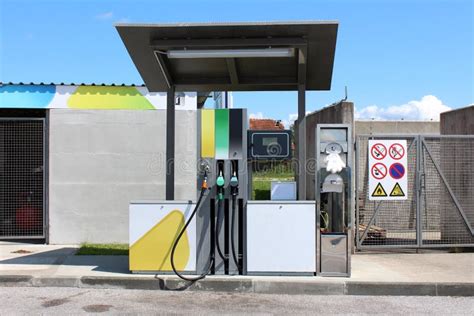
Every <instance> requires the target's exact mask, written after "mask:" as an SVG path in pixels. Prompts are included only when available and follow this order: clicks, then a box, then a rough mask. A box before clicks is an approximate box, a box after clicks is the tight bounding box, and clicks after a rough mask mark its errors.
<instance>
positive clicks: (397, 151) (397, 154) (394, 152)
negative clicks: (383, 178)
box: [388, 143, 405, 160]
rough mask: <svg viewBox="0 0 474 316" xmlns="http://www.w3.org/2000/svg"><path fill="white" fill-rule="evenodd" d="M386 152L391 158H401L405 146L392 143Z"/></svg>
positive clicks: (403, 154)
mask: <svg viewBox="0 0 474 316" xmlns="http://www.w3.org/2000/svg"><path fill="white" fill-rule="evenodd" d="M388 153H389V155H390V157H392V159H395V160H400V159H402V158H403V156H405V147H403V146H402V145H401V144H399V143H395V144H392V145H391V146H390V149H389V150H388Z"/></svg>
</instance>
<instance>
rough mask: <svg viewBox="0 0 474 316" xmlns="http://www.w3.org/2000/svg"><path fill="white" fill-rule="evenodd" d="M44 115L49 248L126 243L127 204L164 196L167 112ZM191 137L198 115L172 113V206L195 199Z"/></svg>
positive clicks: (56, 111) (193, 142) (193, 139)
mask: <svg viewBox="0 0 474 316" xmlns="http://www.w3.org/2000/svg"><path fill="white" fill-rule="evenodd" d="M49 114H50V115H49V121H50V126H49V242H50V243H51V244H78V243H81V242H94V243H101V242H104V243H110V242H120V243H126V242H128V204H129V202H130V201H131V200H163V199H164V198H165V178H166V177H165V163H166V159H165V157H166V153H165V144H166V142H165V136H166V134H165V128H166V112H165V111H164V110H145V111H138V110H114V111H108V110H84V111H83V110H74V111H72V110H62V109H51V110H50V113H49ZM196 139H197V138H196V111H177V112H176V158H177V159H176V161H177V164H176V170H175V177H176V187H175V192H176V193H175V195H176V199H177V200H190V199H195V197H196V184H195V179H196V176H195V174H196V171H195V170H196V168H195V164H196Z"/></svg>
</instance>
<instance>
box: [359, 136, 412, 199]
mask: <svg viewBox="0 0 474 316" xmlns="http://www.w3.org/2000/svg"><path fill="white" fill-rule="evenodd" d="M368 156H369V168H368V172H369V192H368V194H369V200H371V201H381V200H406V199H407V195H408V164H407V141H406V140H374V139H371V140H369V153H368Z"/></svg>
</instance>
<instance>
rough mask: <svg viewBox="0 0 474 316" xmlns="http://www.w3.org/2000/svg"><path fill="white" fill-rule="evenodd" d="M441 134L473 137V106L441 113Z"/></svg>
mask: <svg viewBox="0 0 474 316" xmlns="http://www.w3.org/2000/svg"><path fill="white" fill-rule="evenodd" d="M440 120H441V134H444V135H474V104H473V105H470V106H467V107H465V108H462V109H457V110H453V111H449V112H444V113H441V115H440Z"/></svg>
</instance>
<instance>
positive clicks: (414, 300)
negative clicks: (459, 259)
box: [0, 287, 474, 315]
mask: <svg viewBox="0 0 474 316" xmlns="http://www.w3.org/2000/svg"><path fill="white" fill-rule="evenodd" d="M0 306H1V310H0V314H3V315H19V314H28V315H38V314H48V315H70V314H90V313H107V314H120V315H123V314H177V315H188V314H189V315H191V314H192V315H223V314H239V315H240V314H245V315H248V314H256V315H259V314H262V315H316V314H325V315H335V314H339V315H340V314H351V315H356V314H383V315H415V314H417V315H418V314H430V315H473V314H474V299H473V298H462V297H424V296H417V297H407V296H398V297H394V296H321V295H281V294H255V293H225V292H172V291H149V290H116V289H78V288H48V287H41V288H34V287H13V288H2V287H0Z"/></svg>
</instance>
